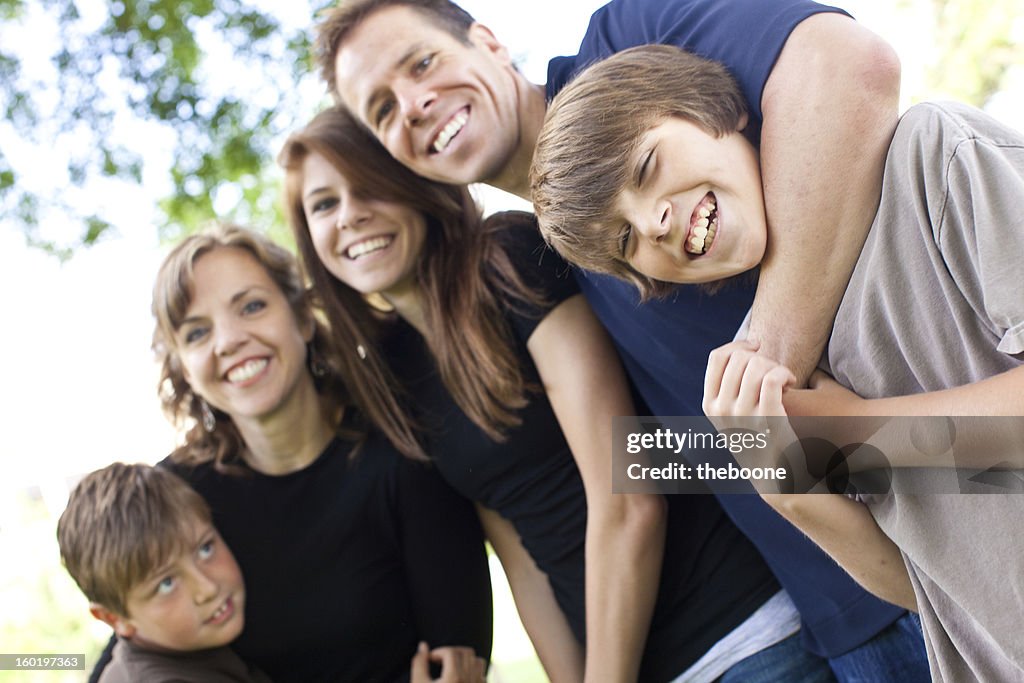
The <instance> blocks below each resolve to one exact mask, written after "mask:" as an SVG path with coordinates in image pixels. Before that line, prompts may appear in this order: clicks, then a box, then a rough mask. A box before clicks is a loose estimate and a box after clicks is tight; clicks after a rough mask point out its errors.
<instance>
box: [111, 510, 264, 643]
mask: <svg viewBox="0 0 1024 683" xmlns="http://www.w3.org/2000/svg"><path fill="white" fill-rule="evenodd" d="M190 531H191V538H190V539H189V541H188V543H187V545H186V546H185V549H184V550H182V551H181V552H180V553H178V554H177V555H176V556H173V557H171V558H170V559H169V560H168V561H167V562H166V563H164V565H163V566H162V567H160V568H159V569H158V571H156V572H154V573H153V574H152V575H151V576H150V577H148V578H147V579H146V580H144V581H143V582H141V583H140V584H139V585H137V586H135V587H134V588H132V590H131V591H130V592H129V593H128V600H127V608H128V615H129V616H127V617H119V618H118V621H117V623H116V624H114V629H115V631H116V632H117V633H118V635H120V636H122V637H125V638H130V639H131V641H132V642H133V643H136V644H137V645H139V646H141V647H146V648H149V649H155V650H174V651H190V650H203V649H208V648H213V647H221V646H223V645H227V644H228V643H230V642H231V641H232V640H234V639H235V638H237V637H238V635H239V634H240V633H241V632H242V627H243V626H244V625H245V616H244V611H245V585H244V583H243V581H242V572H241V570H240V569H239V568H238V563H236V562H235V558H234V556H232V554H231V550H230V549H229V548H228V547H227V545H226V544H225V543H224V540H223V539H222V538H221V537H220V534H218V533H217V531H216V529H214V528H213V527H212V526H211V525H210V524H208V523H204V522H201V521H199V520H198V519H197V520H195V521H194V522H193V523H192V524H191V525H190Z"/></svg>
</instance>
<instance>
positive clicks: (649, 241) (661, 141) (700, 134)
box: [614, 118, 767, 283]
mask: <svg viewBox="0 0 1024 683" xmlns="http://www.w3.org/2000/svg"><path fill="white" fill-rule="evenodd" d="M743 123H745V121H744V122H743ZM742 127H743V125H742V124H741V126H740V128H741V129H742ZM627 164H628V168H629V173H630V175H629V177H630V181H629V183H628V184H627V186H626V187H625V188H624V189H623V190H622V192H620V193H619V196H618V198H617V200H616V202H615V205H614V206H615V209H614V215H615V222H616V223H618V224H619V225H625V226H628V227H626V228H624V229H625V230H626V232H627V233H628V235H625V236H624V238H623V251H622V253H623V257H624V259H625V260H626V261H628V262H629V263H630V265H632V266H633V267H634V268H635V269H636V270H638V271H639V272H641V273H643V274H644V275H647V276H648V277H651V278H654V279H656V280H663V281H666V282H680V283H702V282H713V281H716V280H721V279H724V278H727V277H730V276H733V275H737V274H739V273H742V272H744V271H747V270H750V269H751V268H753V267H754V266H756V265H757V264H758V263H760V261H761V258H762V257H763V256H764V250H765V243H766V239H767V226H766V221H765V213H764V196H763V193H762V189H761V173H760V167H759V165H758V158H757V152H756V151H755V150H754V148H753V146H752V145H751V144H750V143H749V142H748V141H747V140H746V138H744V137H743V135H742V134H740V133H739V131H735V132H732V133H730V134H728V135H725V136H723V137H720V138H716V137H714V136H713V135H711V134H709V133H706V132H705V131H704V130H703V129H702V128H700V127H699V126H697V125H695V124H693V123H690V122H689V121H685V120H683V119H679V118H667V119H665V120H663V121H662V122H660V123H658V124H657V125H655V126H654V127H653V128H651V129H650V130H648V131H647V133H645V134H644V135H643V137H642V138H641V141H640V144H639V145H638V147H637V150H636V151H635V152H634V154H633V156H632V157H630V158H629V159H628V160H627Z"/></svg>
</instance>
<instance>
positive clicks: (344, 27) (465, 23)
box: [314, 0, 476, 97]
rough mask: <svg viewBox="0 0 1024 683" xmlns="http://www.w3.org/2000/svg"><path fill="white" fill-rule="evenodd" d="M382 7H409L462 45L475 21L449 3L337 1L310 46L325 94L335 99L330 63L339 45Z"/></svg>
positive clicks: (430, 0) (445, 0) (444, 0)
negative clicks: (323, 83) (336, 4)
mask: <svg viewBox="0 0 1024 683" xmlns="http://www.w3.org/2000/svg"><path fill="white" fill-rule="evenodd" d="M385 7H411V8H413V9H415V10H417V11H418V12H420V13H422V14H423V16H424V18H425V19H427V20H429V21H431V22H433V23H434V25H435V26H437V27H438V28H440V29H442V30H444V31H446V32H448V33H450V34H451V35H452V37H454V38H455V39H456V40H458V41H459V42H461V43H464V44H466V45H468V44H469V27H470V26H472V25H473V24H474V23H475V21H476V20H475V19H473V17H472V15H470V14H469V12H467V11H466V10H464V9H462V8H461V7H459V6H458V5H456V4H455V3H454V2H450V1H449V0H340V2H338V6H337V7H335V8H333V9H331V10H329V11H328V12H327V15H326V18H325V19H324V20H323V21H322V22H320V24H319V25H318V26H317V27H316V40H315V46H314V54H315V55H316V62H317V66H318V67H319V69H320V75H321V76H322V77H323V79H324V81H325V82H326V83H327V89H328V91H329V92H331V93H332V94H334V95H335V97H337V94H338V84H337V83H336V74H335V68H334V63H335V61H337V57H338V51H339V50H341V44H342V43H343V42H344V41H345V38H346V37H348V35H349V34H350V33H351V32H352V31H353V30H355V28H356V27H357V26H359V24H361V23H362V22H363V20H364V19H366V18H367V17H368V16H370V15H371V14H373V13H374V12H376V11H378V10H381V9H384V8H385Z"/></svg>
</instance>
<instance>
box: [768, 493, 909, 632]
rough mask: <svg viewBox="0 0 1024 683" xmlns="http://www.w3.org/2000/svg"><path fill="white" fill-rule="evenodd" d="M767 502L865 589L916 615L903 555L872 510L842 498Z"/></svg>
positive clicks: (777, 497)
mask: <svg viewBox="0 0 1024 683" xmlns="http://www.w3.org/2000/svg"><path fill="white" fill-rule="evenodd" d="M762 498H764V500H765V502H767V503H768V504H769V505H770V506H772V508H774V509H775V510H776V511H777V512H778V513H779V514H780V515H782V516H783V517H785V518H786V519H787V520H789V522H790V523H792V524H793V526H795V527H797V528H798V529H800V530H801V531H803V532H804V533H805V534H807V536H808V537H809V538H810V539H811V540H812V541H814V542H815V543H817V544H818V545H819V546H820V547H821V549H822V550H824V551H825V552H826V553H827V554H828V556H829V557H831V558H832V559H833V560H835V561H836V562H837V563H838V564H839V566H841V567H842V568H843V569H845V570H846V571H847V572H848V573H849V574H850V576H852V577H853V579H854V580H855V581H856V582H857V583H859V584H860V585H861V586H863V587H864V588H865V589H867V590H868V591H870V592H872V593H874V594H875V595H877V596H878V597H880V598H882V599H883V600H888V601H889V602H891V603H893V604H895V605H899V606H900V607H905V608H907V609H909V610H912V611H914V612H916V611H917V599H916V598H915V597H914V589H913V587H912V586H911V584H910V576H909V575H908V574H907V567H906V565H905V564H904V562H903V556H902V554H901V553H900V550H899V548H898V547H897V546H896V544H895V543H893V542H892V541H891V540H890V539H889V537H888V536H886V535H885V533H884V532H883V531H882V530H881V529H880V528H879V526H878V524H876V523H875V519H874V518H873V517H872V516H871V512H870V511H869V510H868V509H867V507H865V506H864V505H862V504H861V503H858V502H856V501H853V500H850V499H849V498H846V497H845V496H841V495H838V494H815V493H807V494H796V495H772V494H769V495H765V496H762Z"/></svg>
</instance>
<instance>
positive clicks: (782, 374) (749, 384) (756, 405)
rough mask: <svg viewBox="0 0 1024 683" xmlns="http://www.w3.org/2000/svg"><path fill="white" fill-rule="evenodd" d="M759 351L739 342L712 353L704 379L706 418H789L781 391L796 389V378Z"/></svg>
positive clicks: (749, 344)
mask: <svg viewBox="0 0 1024 683" xmlns="http://www.w3.org/2000/svg"><path fill="white" fill-rule="evenodd" d="M757 349H758V347H757V345H756V344H753V343H751V342H748V341H736V342H732V343H731V344H726V345H725V346H720V347H718V348H717V349H715V350H714V351H712V352H711V355H710V356H709V357H708V369H707V372H706V373H705V375H704V402H703V404H702V406H703V408H704V414H705V415H707V416H708V417H755V416H757V417H771V416H777V417H785V416H786V409H785V408H783V406H782V391H783V390H784V389H786V388H787V387H790V386H793V385H795V384H796V377H795V376H794V375H793V373H792V372H790V370H789V368H787V367H786V366H784V365H781V364H779V363H777V362H776V361H774V360H772V359H771V358H767V357H765V356H762V355H760V354H758V353H757ZM712 422H716V421H715V420H712ZM715 426H716V427H718V424H717V423H716V425H715Z"/></svg>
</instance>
